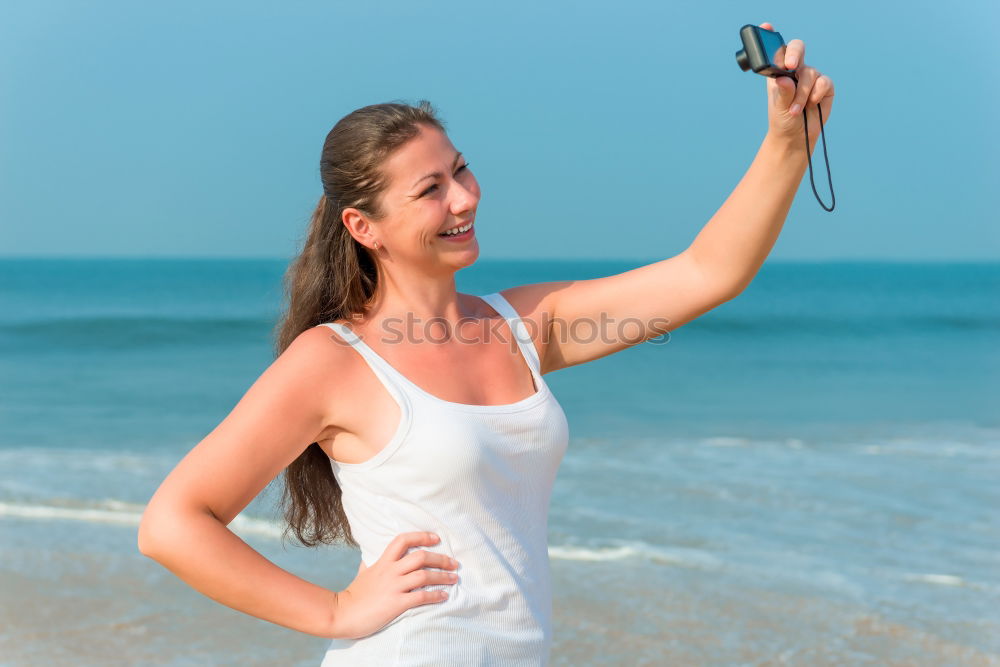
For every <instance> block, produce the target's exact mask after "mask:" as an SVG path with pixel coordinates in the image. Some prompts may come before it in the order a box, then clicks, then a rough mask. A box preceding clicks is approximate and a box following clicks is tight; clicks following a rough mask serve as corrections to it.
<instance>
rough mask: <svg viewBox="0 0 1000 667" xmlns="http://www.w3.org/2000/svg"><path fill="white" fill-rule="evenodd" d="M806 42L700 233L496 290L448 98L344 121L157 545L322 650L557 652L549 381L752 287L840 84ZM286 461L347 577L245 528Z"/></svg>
mask: <svg viewBox="0 0 1000 667" xmlns="http://www.w3.org/2000/svg"><path fill="white" fill-rule="evenodd" d="M762 27H764V28H767V29H772V28H771V27H770V25H769V24H767V23H765V24H762ZM804 50H805V46H804V44H803V43H802V42H801V41H800V40H792V41H791V42H790V43H789V44H788V48H787V50H786V53H785V56H784V58H785V63H784V65H785V67H786V68H788V69H796V70H797V74H798V78H799V86H798V88H797V89H796V88H795V84H794V83H793V82H792V81H791V80H789V79H780V80H775V79H767V90H768V100H769V104H768V122H769V126H768V132H767V135H766V137H765V139H764V141H763V143H762V145H761V148H760V151H759V152H758V154H757V156H756V158H755V160H754V162H753V164H752V165H751V166H750V168H749V170H748V172H747V174H746V175H745V176H744V178H743V179H742V181H741V182H740V183H739V185H738V186H737V188H736V189H735V190H734V192H733V193H732V195H730V197H729V198H728V199H727V200H726V202H725V204H724V205H723V206H722V207H721V208H720V209H719V211H718V212H717V213H716V214H715V216H714V217H713V218H712V219H711V220H710V221H709V222H708V223H707V225H706V226H705V227H704V228H703V229H702V230H701V232H700V233H699V234H698V235H697V237H696V238H695V240H694V242H693V243H692V244H691V246H690V247H688V248H687V249H686V250H684V251H683V252H682V253H680V254H678V255H676V256H674V257H671V258H669V259H665V260H662V261H660V262H656V263H653V264H650V265H648V266H643V267H640V268H637V269H634V270H631V271H627V272H625V273H621V274H618V275H613V276H609V277H606V278H601V279H596V280H586V281H566V282H553V283H541V284H533V285H523V286H519V287H512V288H509V289H506V290H503V292H501V293H494V294H490V295H486V296H483V297H477V296H473V295H469V294H460V293H458V292H457V291H456V288H455V272H456V271H458V270H459V269H461V268H463V267H466V266H469V265H470V264H472V263H473V262H474V261H475V260H476V258H477V256H478V254H479V246H478V242H477V239H476V233H475V216H476V209H477V206H478V203H479V199H480V188H479V184H478V183H477V182H476V178H475V176H473V174H472V172H471V171H470V170H469V166H468V164H467V162H466V158H465V156H463V155H462V154H461V153H459V152H458V151H457V150H456V149H455V147H454V146H453V145H452V144H451V142H450V140H449V139H448V136H447V135H446V133H445V132H444V128H443V126H442V124H441V122H440V121H439V120H438V119H437V118H436V117H435V116H434V113H433V110H432V108H431V107H430V106H429V105H428V104H427V103H421V105H420V106H419V107H416V108H415V107H411V106H408V105H403V104H380V105H373V106H369V107H364V108H362V109H358V110H357V111H354V112H352V113H351V114H349V115H348V116H346V117H344V118H343V119H341V120H340V121H339V122H338V123H337V125H336V126H335V127H334V128H333V130H332V131H331V132H330V134H329V136H328V137H327V140H326V144H325V146H324V150H323V154H322V158H321V177H322V181H323V189H324V195H323V197H322V198H321V199H320V202H319V206H318V207H317V209H316V212H315V214H314V216H313V219H312V221H311V223H310V229H309V234H308V238H307V240H306V242H305V246H304V248H303V250H302V253H301V255H300V256H299V257H298V258H297V259H296V260H295V262H294V263H293V264H292V266H291V267H290V270H289V275H288V282H287V287H288V293H289V309H288V313H287V315H286V317H285V318H284V320H283V322H282V324H281V327H280V331H279V335H278V344H277V348H278V357H277V359H276V360H275V361H274V363H273V364H272V365H271V366H270V367H269V368H268V369H267V370H266V371H265V372H264V373H263V374H261V376H260V377H259V378H258V379H257V380H256V382H254V384H253V385H252V386H251V387H250V389H249V390H248V391H247V393H246V395H245V396H244V397H243V398H242V399H241V400H240V402H239V403H238V404H237V405H236V407H235V408H234V409H233V411H232V412H231V413H230V414H229V415H228V416H227V417H226V418H225V419H224V420H223V421H222V422H221V423H220V424H219V425H218V426H217V427H216V428H215V429H214V430H213V431H212V432H211V433H210V434H209V435H208V436H206V437H205V439H204V440H202V441H201V442H200V443H199V444H198V445H197V446H196V447H194V448H193V449H192V450H191V452H189V453H188V454H187V456H185V457H184V459H183V460H182V461H181V462H180V463H179V464H178V466H177V467H176V468H175V469H174V470H173V471H172V472H171V473H170V475H169V476H168V477H167V478H166V480H165V481H164V482H163V484H162V485H161V486H160V488H159V489H158V490H157V491H156V493H155V495H154V496H153V498H152V499H151V500H150V502H149V505H148V507H147V509H146V511H145V513H144V515H143V518H142V523H141V525H140V528H139V549H140V551H141V552H142V553H143V554H145V555H147V556H149V557H151V558H154V559H155V560H157V561H158V562H160V563H161V564H163V565H164V566H166V567H167V568H169V569H170V570H171V571H173V572H174V573H175V574H177V575H178V576H179V577H181V578H182V579H183V580H184V581H186V582H187V583H188V584H190V585H191V586H193V587H194V588H196V589H197V590H199V591H201V592H202V593H204V594H205V595H208V596H210V597H212V598H213V599H215V600H217V601H219V602H221V603H223V604H226V605H228V606H230V607H233V608H235V609H238V610H240V611H243V612H245V613H247V614H251V615H253V616H256V617H259V618H262V619H265V620H268V621H271V622H273V623H277V624H280V625H283V626H286V627H289V628H293V629H295V630H299V631H301V632H306V633H310V634H313V635H318V636H323V637H328V638H330V639H331V640H332V641H331V645H330V648H329V650H328V652H327V654H326V659H325V660H324V663H323V664H324V665H361V664H377V665H389V664H399V665H403V664H406V665H415V664H429V665H445V664H462V665H473V664H476V665H485V664H504V665H514V664H524V665H538V664H545V663H547V661H548V658H549V649H550V646H551V638H552V634H551V620H550V614H551V590H550V586H549V562H548V552H547V545H546V533H547V512H548V504H549V498H550V493H551V489H552V483H553V480H554V478H555V474H556V470H557V468H558V466H559V463H560V461H561V460H562V457H563V453H564V452H565V449H566V446H567V440H568V435H567V434H568V431H567V427H566V420H565V415H564V414H563V412H562V410H561V408H560V406H559V404H558V402H557V401H556V399H555V397H554V396H553V395H552V394H551V392H550V391H549V390H548V387H547V385H546V383H545V381H544V379H543V377H542V376H543V375H545V374H546V373H550V372H552V371H555V370H559V369H561V368H566V367H568V366H573V365H576V364H581V363H584V362H587V361H592V360H594V359H598V358H600V357H604V356H606V355H608V354H611V353H613V352H616V351H619V350H621V349H624V348H626V347H628V346H630V345H635V344H638V343H640V342H643V341H645V340H648V339H650V338H653V337H655V336H659V335H660V334H662V333H663V332H664V331H666V330H667V328H669V329H675V328H677V327H680V326H682V325H683V324H685V323H686V322H688V321H690V320H692V319H694V318H695V317H697V316H699V315H701V314H703V313H705V312H707V311H709V310H711V309H712V308H714V307H716V306H717V305H719V304H721V303H724V302H725V301H727V300H729V299H731V298H733V297H734V296H736V295H737V294H739V293H740V292H741V291H742V289H743V288H744V287H745V286H746V285H747V284H748V283H749V282H750V280H751V279H752V278H753V276H754V274H755V273H756V272H757V270H758V269H759V267H760V265H761V264H762V263H763V261H764V259H765V258H766V256H767V254H768V252H769V251H770V249H771V247H772V246H773V244H774V242H775V240H776V238H777V236H778V233H779V231H780V229H781V226H782V224H783V222H784V219H785V216H786V214H787V212H788V209H789V207H790V206H791V202H792V199H793V197H794V195H795V192H796V189H797V187H798V185H799V182H800V180H801V178H802V176H803V174H804V171H805V168H806V165H807V155H806V150H807V148H806V146H805V145H804V144H805V139H804V138H803V125H802V117H801V116H802V113H801V111H799V109H801V107H805V108H806V110H807V112H808V113H809V114H810V116H811V118H810V121H813V122H810V123H809V129H810V134H811V135H812V136H810V137H809V147H808V150H809V151H811V150H812V148H813V147H814V146H815V142H816V139H817V137H818V136H819V126H820V124H819V119H818V116H817V114H816V105H817V104H820V105H821V106H822V111H823V118H824V121H826V120H827V119H829V117H830V111H831V106H832V102H833V84H832V82H831V81H830V79H829V78H828V77H825V76H821V75H820V73H819V72H818V71H817V70H815V69H814V68H811V67H807V66H805V65H804V61H803V57H804ZM796 107H798V108H796ZM618 224H621V225H622V226H624V225H626V224H627V223H625V222H619V223H618ZM456 231H458V232H459V233H457V234H456V233H455V232H456ZM581 323H583V324H585V326H583V327H577V326H575V325H578V324H581ZM626 324H627V325H626ZM667 325H669V327H668V326H667ZM595 327H597V329H596V331H597V333H598V334H599V335H597V336H594V335H593V333H594V331H595ZM577 331H584V332H587V333H586V335H585V336H583V337H582V338H581V339H580V340H577V339H576V338H577V336H576V335H574V332H577ZM282 470H284V472H285V496H284V501H285V513H286V518H287V520H288V524H289V529H290V530H291V531H292V532H293V533H294V534H295V535H296V536H297V538H298V539H299V540H300V541H302V542H303V543H304V544H306V545H310V546H312V545H316V544H319V543H331V542H334V541H337V540H342V541H344V542H346V543H347V544H350V545H352V546H356V547H360V549H361V563H360V565H359V568H358V573H357V576H356V577H355V579H354V581H352V582H351V584H350V585H349V586H348V587H347V588H346V589H344V590H343V591H330V590H326V589H324V588H322V587H320V586H317V585H314V584H312V583H310V582H308V581H305V580H303V579H301V578H299V577H296V576H295V575H293V574H291V573H289V572H286V571H284V570H282V569H281V568H279V567H278V566H277V565H275V564H273V563H271V562H270V561H268V560H266V559H265V558H264V557H263V556H261V555H260V554H259V553H257V552H256V551H254V550H253V549H252V548H251V547H250V546H248V545H247V544H246V543H245V542H243V541H242V540H240V539H239V538H238V537H237V536H236V535H234V534H233V533H232V532H230V531H229V530H228V528H227V525H228V524H229V523H230V522H231V521H232V520H233V518H234V517H235V516H236V515H237V514H238V513H239V512H240V511H241V510H242V509H243V508H244V507H246V505H247V504H248V503H249V502H250V501H251V500H252V499H253V498H254V497H255V496H256V495H257V494H258V493H259V492H260V491H261V490H262V489H263V488H264V487H265V486H266V485H267V484H268V483H269V482H270V481H271V480H272V479H273V478H274V477H275V476H276V475H277V474H278V473H280V472H281V471H282Z"/></svg>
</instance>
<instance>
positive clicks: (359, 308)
mask: <svg viewBox="0 0 1000 667" xmlns="http://www.w3.org/2000/svg"><path fill="white" fill-rule="evenodd" d="M421 124H423V125H429V126H431V127H436V128H438V129H439V130H441V131H444V122H443V121H442V120H440V119H439V118H438V117H437V112H436V111H435V109H434V108H433V107H432V106H431V104H430V102H428V101H427V100H420V101H419V102H418V105H417V106H411V105H409V104H406V103H402V102H387V103H384V104H373V105H370V106H366V107H362V108H360V109H357V110H355V111H352V112H351V113H349V114H347V115H346V116H344V117H343V118H341V119H340V120H339V121H337V124H336V125H334V126H333V129H332V130H330V133H329V134H327V136H326V141H325V142H324V144H323V152H322V154H321V155H320V162H319V175H320V180H321V181H322V184H323V195H322V196H321V197H320V198H319V204H318V205H317V206H316V210H315V211H314V212H313V214H312V220H311V221H310V222H309V227H308V230H307V232H306V238H305V242H304V244H303V245H302V250H301V252H300V253H299V254H298V256H296V257H295V258H294V259H293V260H292V262H291V264H290V265H289V267H288V270H287V271H286V273H285V276H284V280H283V285H284V291H285V298H286V299H287V307H286V310H285V311H284V313H283V314H282V316H281V317H280V318H279V320H278V323H277V325H276V327H275V332H274V337H275V356H276V357H277V356H279V355H281V353H282V352H284V351H285V349H286V348H288V346H289V345H291V343H292V341H293V340H295V338H296V337H297V336H298V335H299V334H301V333H302V332H303V331H306V330H307V329H310V328H312V327H314V326H317V325H319V324H322V323H324V322H332V321H335V320H338V319H349V318H350V317H351V316H352V315H355V314H358V313H364V312H366V308H367V306H368V305H369V302H370V300H371V298H372V297H373V296H374V295H375V289H376V287H377V285H378V270H377V265H376V261H377V260H376V258H375V257H374V255H373V254H372V253H371V251H370V250H369V249H368V248H367V247H365V246H363V245H362V244H360V243H358V242H357V241H356V240H355V239H354V237H353V236H351V235H350V233H349V232H348V231H347V227H346V226H345V225H344V223H343V221H342V219H341V217H342V215H343V212H344V209H346V208H348V207H353V208H357V209H358V210H360V211H362V212H363V213H365V214H366V215H368V216H369V217H370V218H371V219H373V220H379V219H381V218H382V217H383V215H384V212H383V211H382V209H381V195H382V193H383V192H384V191H385V188H386V186H387V185H388V182H387V179H386V176H385V174H384V173H383V171H382V165H383V164H384V162H385V160H386V159H387V158H388V157H389V156H390V155H391V154H392V153H393V152H394V151H395V150H396V149H398V148H399V147H400V146H402V145H403V144H405V143H406V142H407V141H409V140H410V139H412V138H413V137H415V136H417V134H418V133H419V132H420V128H419V125H421ZM283 477H284V479H283V481H284V488H283V491H282V497H281V504H282V509H283V511H284V515H285V521H286V522H287V524H288V525H287V528H286V530H285V535H286V536H287V535H288V533H289V532H291V533H294V535H295V537H296V538H297V539H298V540H299V542H301V543H302V544H304V545H306V546H309V547H312V546H316V545H318V544H332V543H333V542H336V541H337V540H340V539H342V540H343V541H344V542H345V543H346V544H348V545H350V546H353V547H357V546H358V543H357V541H356V540H355V539H354V536H353V535H352V534H351V528H350V525H349V524H348V521H347V516H346V515H345V514H344V507H343V504H342V503H341V489H340V485H339V484H338V483H337V480H336V478H335V477H334V475H333V469H332V468H331V464H330V458H329V457H328V456H327V455H326V453H325V452H324V451H323V450H322V449H321V448H320V446H319V444H318V443H315V442H314V443H311V444H310V445H309V446H308V447H306V448H305V450H304V451H303V452H302V454H300V455H299V457H298V458H296V459H295V460H294V461H293V462H292V463H291V464H290V465H289V466H288V467H287V468H285V472H284V476H283Z"/></svg>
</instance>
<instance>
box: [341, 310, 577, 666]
mask: <svg viewBox="0 0 1000 667" xmlns="http://www.w3.org/2000/svg"><path fill="white" fill-rule="evenodd" d="M481 298H482V299H483V300H484V301H486V302H487V303H488V304H489V305H490V306H491V307H492V308H493V309H494V310H495V311H496V312H497V313H499V314H500V315H501V316H502V317H503V318H504V319H505V320H506V321H507V325H508V327H509V332H514V338H515V340H516V341H517V345H518V348H519V349H520V350H521V354H522V355H523V356H524V357H525V359H526V361H527V363H528V366H529V368H530V369H531V375H532V377H533V378H534V381H535V388H536V393H534V394H532V395H531V396H528V397H527V398H524V399H522V400H520V401H518V402H516V403H509V404H506V405H470V404H465V403H453V402H451V401H445V400H443V399H440V398H437V397H436V396H433V395H432V394H429V393H428V392H426V391H424V390H423V389H421V388H420V387H419V386H417V385H416V384H414V383H413V382H411V381H410V380H409V379H408V378H406V377H405V376H404V375H403V374H401V373H400V372H399V371H397V370H396V369H395V368H393V367H392V366H391V365H390V364H389V363H388V362H386V361H385V360H384V359H383V358H382V357H380V356H379V355H378V354H376V353H375V351H374V350H372V349H371V348H370V347H369V346H368V345H367V344H365V343H364V341H362V340H361V339H360V337H358V336H357V335H355V334H354V333H353V332H352V331H351V329H350V328H349V327H347V326H345V325H343V324H340V323H336V322H330V323H326V324H324V325H323V326H327V327H330V328H331V329H333V330H334V331H336V332H337V333H339V334H340V336H341V337H342V338H343V339H344V340H345V341H346V342H348V343H350V344H351V346H352V347H353V348H354V349H355V350H357V351H358V352H359V353H360V354H361V355H362V356H363V357H364V359H365V361H366V362H368V365H369V366H370V367H371V369H372V371H373V372H374V373H375V375H376V376H377V377H378V379H379V380H380V381H381V382H382V384H383V385H385V387H386V389H387V390H388V392H389V393H390V394H391V395H392V397H393V398H394V399H395V401H396V402H397V404H398V405H399V409H400V413H401V418H400V422H399V426H398V428H397V429H396V432H395V434H394V435H393V437H392V438H391V440H390V441H389V443H388V444H387V445H386V446H385V447H384V448H383V449H382V450H380V451H379V453H378V454H376V455H375V456H373V457H372V458H370V459H368V460H366V461H364V462H362V463H353V464H348V463H340V462H337V461H333V460H331V465H332V467H333V472H334V475H335V476H336V478H337V481H338V482H339V483H340V487H341V489H342V491H343V495H342V502H343V506H344V512H345V514H346V515H347V519H348V521H349V523H350V526H351V532H352V534H353V535H354V537H355V539H356V540H357V542H358V544H359V545H360V547H361V558H362V560H363V561H364V563H365V565H366V566H371V565H372V563H374V562H375V561H376V560H377V559H378V558H379V557H380V556H381V555H382V553H383V552H384V551H385V548H386V546H388V544H389V541H390V540H392V539H393V538H394V537H395V536H396V535H398V534H399V533H405V532H409V531H421V530H426V531H432V532H434V533H436V534H438V535H439V536H440V537H441V541H440V542H437V543H435V544H431V545H426V546H420V547H413V548H411V550H413V549H425V550H427V551H434V552H439V553H446V554H448V555H449V556H452V557H453V558H455V559H456V560H457V561H458V562H459V564H460V565H459V568H458V570H457V573H458V576H459V581H458V582H456V583H454V584H434V585H429V586H425V587H423V589H425V590H434V589H444V590H446V591H448V593H449V597H448V598H447V599H445V600H444V601H443V602H432V603H429V604H425V605H419V606H417V607H413V608H411V609H407V610H406V611H404V612H403V613H402V614H400V615H399V616H398V617H396V618H395V619H393V620H392V621H390V622H389V623H388V624H386V625H385V626H383V627H382V628H381V629H380V630H378V631H376V632H374V633H373V634H370V635H368V636H366V637H362V638H360V639H354V640H350V639H334V640H332V642H331V644H330V647H329V649H328V650H327V652H326V655H325V656H324V659H323V662H322V667H334V666H340V665H343V666H347V665H350V666H352V667H355V666H362V665H378V666H379V667H386V666H390V665H399V666H403V665H406V666H407V667H416V666H417V665H427V666H433V667H441V666H443V665H463V666H471V665H504V666H508V665H524V666H527V665H532V666H537V665H547V664H548V662H549V655H550V650H551V645H552V620H551V617H552V592H551V584H550V579H549V553H548V511H549V501H550V498H551V495H552V486H553V482H554V481H555V477H556V472H557V470H558V468H559V465H560V463H561V462H562V459H563V455H564V454H565V452H566V448H567V445H568V442H569V428H568V424H567V421H566V415H565V413H564V412H563V410H562V407H561V406H560V405H559V403H558V402H557V401H556V398H555V396H554V395H553V394H552V393H551V391H550V390H549V387H548V385H547V384H546V383H545V380H544V379H542V374H541V367H540V364H539V360H538V355H537V352H536V350H535V347H534V345H533V344H532V342H531V340H530V337H529V334H528V331H527V328H526V327H525V325H524V323H523V322H522V321H521V319H520V317H518V315H517V312H516V311H515V310H514V308H513V307H512V306H511V305H510V303H509V302H508V301H507V300H506V299H504V298H503V296H501V295H500V294H499V293H493V294H489V295H486V296H483V297H481ZM503 333H504V334H505V335H508V336H509V335H510V334H509V333H508V331H505V332H503Z"/></svg>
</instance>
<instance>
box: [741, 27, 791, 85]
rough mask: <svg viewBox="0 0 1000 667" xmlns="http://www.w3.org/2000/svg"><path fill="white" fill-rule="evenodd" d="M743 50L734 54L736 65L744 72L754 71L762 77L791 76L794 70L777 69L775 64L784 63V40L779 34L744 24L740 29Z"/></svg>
mask: <svg viewBox="0 0 1000 667" xmlns="http://www.w3.org/2000/svg"><path fill="white" fill-rule="evenodd" d="M740 39H742V40H743V48H742V49H740V50H739V51H737V52H736V63H737V64H738V65H739V66H740V69H741V70H743V71H744V72H747V71H750V70H752V71H754V72H756V73H757V74H762V75H764V76H770V77H777V76H792V77H793V78H794V76H793V75H794V74H795V72H794V70H788V69H784V68H783V67H778V66H777V65H775V62H777V61H780V62H782V63H784V62H785V40H784V39H782V37H781V33H779V32H774V31H773V30H765V29H764V28H761V27H759V26H755V25H751V24H749V23H748V24H746V25H745V26H743V27H742V28H740Z"/></svg>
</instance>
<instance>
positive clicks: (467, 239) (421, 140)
mask: <svg viewBox="0 0 1000 667" xmlns="http://www.w3.org/2000/svg"><path fill="white" fill-rule="evenodd" d="M419 128H420V133H419V134H418V135H417V136H416V137H414V138H413V139H411V140H409V141H408V142H406V143H405V144H404V145H403V146H401V147H400V148H399V149H398V150H396V151H395V152H394V153H393V154H392V155H391V156H390V157H389V158H388V159H387V160H386V161H385V163H383V165H382V169H383V171H384V172H385V174H386V176H387V177H388V186H387V188H386V190H385V191H384V192H383V194H382V212H383V214H384V216H385V217H384V218H383V219H382V220H380V221H376V222H375V223H374V225H370V227H369V230H368V231H369V233H370V235H371V236H370V237H369V238H370V241H375V240H377V241H378V242H379V249H378V251H377V255H378V257H379V259H380V260H382V261H385V262H389V263H391V264H399V265H416V266H420V267H423V268H424V270H425V271H427V272H429V273H439V272H441V271H442V269H444V270H450V271H455V270H457V269H460V268H462V267H464V266H468V265H470V264H472V263H473V262H474V261H475V260H476V258H477V257H478V256H479V242H478V240H477V239H476V230H475V226H473V227H472V228H471V229H469V230H468V231H467V232H466V233H464V234H460V235H457V236H451V237H445V236H442V232H444V231H445V230H447V229H452V228H454V227H460V226H466V225H468V224H469V223H470V222H473V220H474V218H475V215H476V207H477V206H478V205H479V197H480V192H479V183H477V182H476V177H475V176H473V175H472V172H471V171H469V168H468V167H467V166H465V165H466V160H465V156H463V155H461V154H460V153H459V152H458V151H457V150H456V149H455V147H454V146H453V145H452V143H451V140H450V139H448V135H446V134H445V133H444V132H442V131H440V130H438V129H437V128H435V127H431V126H427V125H420V126H419ZM366 245H368V246H369V247H371V245H372V244H371V242H368V243H366Z"/></svg>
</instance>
